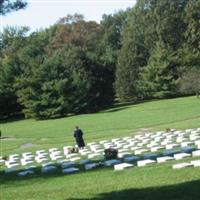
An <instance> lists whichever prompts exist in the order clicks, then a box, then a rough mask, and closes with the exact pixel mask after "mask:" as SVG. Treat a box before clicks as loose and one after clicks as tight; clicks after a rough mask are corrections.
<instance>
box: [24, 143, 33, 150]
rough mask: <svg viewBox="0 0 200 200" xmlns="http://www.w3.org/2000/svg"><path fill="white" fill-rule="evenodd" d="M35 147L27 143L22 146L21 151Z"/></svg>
mask: <svg viewBox="0 0 200 200" xmlns="http://www.w3.org/2000/svg"><path fill="white" fill-rule="evenodd" d="M34 146H36V144H32V143H26V144H22V145H21V146H20V149H25V148H29V147H34Z"/></svg>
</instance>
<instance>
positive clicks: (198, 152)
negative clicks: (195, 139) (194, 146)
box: [192, 150, 200, 157]
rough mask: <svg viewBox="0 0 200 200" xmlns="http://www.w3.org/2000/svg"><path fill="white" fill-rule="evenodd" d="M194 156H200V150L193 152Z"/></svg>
mask: <svg viewBox="0 0 200 200" xmlns="http://www.w3.org/2000/svg"><path fill="white" fill-rule="evenodd" d="M192 156H193V157H195V156H200V150H196V151H193V152H192Z"/></svg>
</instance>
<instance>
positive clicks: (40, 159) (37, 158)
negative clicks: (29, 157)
mask: <svg viewBox="0 0 200 200" xmlns="http://www.w3.org/2000/svg"><path fill="white" fill-rule="evenodd" d="M35 160H36V162H37V163H42V162H44V161H48V160H49V158H40V157H36V158H35Z"/></svg>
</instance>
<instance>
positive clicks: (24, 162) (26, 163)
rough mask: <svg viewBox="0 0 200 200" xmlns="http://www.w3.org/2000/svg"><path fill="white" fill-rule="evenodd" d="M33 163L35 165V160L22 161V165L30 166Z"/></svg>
mask: <svg viewBox="0 0 200 200" xmlns="http://www.w3.org/2000/svg"><path fill="white" fill-rule="evenodd" d="M32 163H34V161H33V160H21V164H22V165H29V164H32Z"/></svg>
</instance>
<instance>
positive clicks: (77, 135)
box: [74, 126, 85, 149]
mask: <svg viewBox="0 0 200 200" xmlns="http://www.w3.org/2000/svg"><path fill="white" fill-rule="evenodd" d="M74 137H75V140H76V144H77V145H78V148H79V149H83V148H84V146H85V142H84V140H83V132H82V130H81V129H79V127H78V126H76V127H75V130H74Z"/></svg>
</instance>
